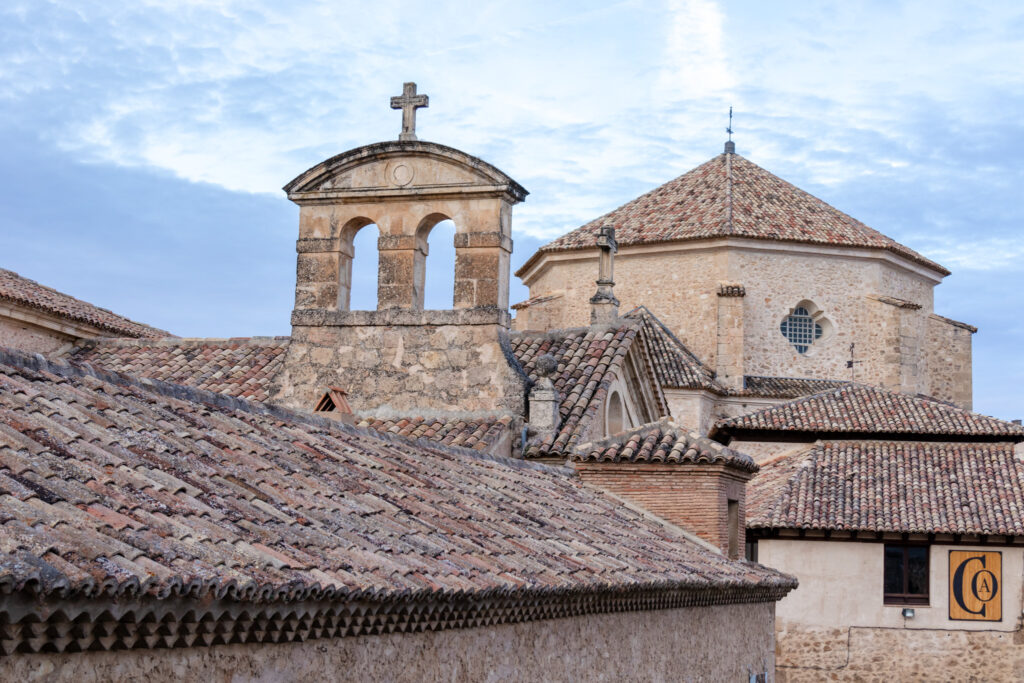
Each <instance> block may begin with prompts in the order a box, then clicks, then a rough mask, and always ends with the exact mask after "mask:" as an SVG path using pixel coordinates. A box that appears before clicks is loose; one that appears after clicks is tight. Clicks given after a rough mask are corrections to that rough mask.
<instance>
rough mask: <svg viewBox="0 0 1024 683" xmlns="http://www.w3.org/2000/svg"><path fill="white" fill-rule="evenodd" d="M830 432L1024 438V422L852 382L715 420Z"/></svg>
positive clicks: (734, 427)
mask: <svg viewBox="0 0 1024 683" xmlns="http://www.w3.org/2000/svg"><path fill="white" fill-rule="evenodd" d="M744 430H757V431H766V430H767V431H782V432H821V433H831V434H839V433H846V434H854V433H856V434H913V435H921V436H925V435H934V436H972V437H989V438H991V437H1006V438H1008V439H1009V440H1012V441H1020V440H1021V439H1024V427H1022V426H1021V425H1019V424H1015V423H1013V422H1006V421H1005V420H999V419H996V418H994V417H988V416H987V415H980V414H978V413H972V412H971V411H969V410H964V409H963V408H958V407H957V406H954V405H951V404H949V403H943V402H941V401H937V400H935V399H929V398H924V397H921V396H912V395H910V394H903V393H900V392H896V391H889V390H887V389H883V388H881V387H874V386H868V385H866V384H856V383H853V382H851V383H849V384H844V385H843V386H840V387H839V388H837V389H833V390H831V391H826V392H823V393H820V394H815V395H813V396H807V397H805V398H801V399H797V400H795V401H789V402H788V403H781V404H779V405H777V406H772V407H770V408H765V409H764V410H759V411H757V412H754V413H749V414H747V415H740V416H738V417H732V418H729V419H726V420H719V421H718V422H717V423H716V424H715V429H714V431H715V432H716V433H725V434H735V433H736V432H738V431H744Z"/></svg>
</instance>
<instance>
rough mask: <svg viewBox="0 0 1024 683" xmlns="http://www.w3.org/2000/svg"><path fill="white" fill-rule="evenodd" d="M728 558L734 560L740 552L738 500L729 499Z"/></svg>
mask: <svg viewBox="0 0 1024 683" xmlns="http://www.w3.org/2000/svg"><path fill="white" fill-rule="evenodd" d="M728 514H729V559H730V560H735V559H737V558H738V557H739V552H740V502H739V501H738V500H730V501H729V509H728Z"/></svg>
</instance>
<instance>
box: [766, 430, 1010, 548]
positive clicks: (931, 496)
mask: <svg viewBox="0 0 1024 683" xmlns="http://www.w3.org/2000/svg"><path fill="white" fill-rule="evenodd" d="M1013 451H1014V449H1013V446H1011V445H1007V444H983V443H941V442H927V443H922V442H913V441H898V442H886V441H829V442H824V443H821V444H819V445H817V446H815V447H814V448H812V449H810V450H809V451H804V452H800V453H796V454H793V455H789V456H784V457H781V458H778V459H776V460H774V461H772V462H768V463H762V465H761V473H760V474H758V476H756V477H754V479H753V480H752V481H751V483H750V485H749V487H748V493H747V505H748V508H747V510H748V514H747V526H748V527H749V528H775V529H778V528H785V529H830V530H846V531H875V532H886V531H890V532H902V533H947V534H988V535H991V534H997V535H1017V536H1020V535H1024V464H1022V463H1021V462H1020V461H1019V460H1018V459H1017V458H1016V457H1015V456H1014V452H1013Z"/></svg>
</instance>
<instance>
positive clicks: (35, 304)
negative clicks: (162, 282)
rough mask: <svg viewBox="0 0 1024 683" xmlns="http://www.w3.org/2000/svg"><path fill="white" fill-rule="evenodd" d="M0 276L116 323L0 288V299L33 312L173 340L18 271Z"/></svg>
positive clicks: (5, 271)
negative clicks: (29, 286) (114, 319)
mask: <svg viewBox="0 0 1024 683" xmlns="http://www.w3.org/2000/svg"><path fill="white" fill-rule="evenodd" d="M0 275H7V276H9V277H11V278H13V279H14V280H16V281H19V282H22V283H26V284H29V285H31V286H33V287H38V288H39V289H41V290H45V292H48V293H50V294H54V295H56V296H57V297H59V298H60V299H63V300H65V302H66V301H67V300H70V301H74V302H77V303H78V304H81V305H82V306H86V307H88V308H91V309H94V310H96V311H99V312H102V313H107V314H109V315H110V316H112V317H114V318H116V319H117V320H116V321H104V320H102V319H91V318H90V316H88V315H86V314H84V313H76V312H74V311H71V310H67V307H66V306H61V305H60V304H57V303H51V305H50V306H47V305H44V302H45V301H46V300H45V299H43V300H42V301H40V300H36V299H33V297H32V296H31V295H29V294H27V293H20V294H21V295H20V296H19V293H18V292H15V293H8V292H5V291H3V289H2V288H0V299H6V300H7V301H14V302H17V303H19V304H21V305H23V306H28V307H29V308H34V309H37V310H40V311H46V312H48V313H50V314H52V315H58V316H63V317H65V318H68V319H71V320H75V321H78V322H80V323H84V324H86V325H89V326H92V327H95V328H97V329H100V330H109V331H111V332H114V333H119V334H122V335H123V334H132V333H134V334H139V335H140V337H141V336H142V335H143V334H146V333H158V334H163V335H165V336H168V337H173V336H174V335H173V334H171V333H170V332H168V331H167V330H162V329H160V328H158V327H153V326H152V325H147V324H146V323H142V322H139V321H138V320H133V319H131V318H129V317H127V316H124V315H121V314H120V313H115V312H114V311H112V310H110V309H109V308H104V307H103V306H98V305H96V304H94V303H92V302H90V301H86V300H85V299H80V298H78V297H77V296H74V295H72V294H68V293H67V292H62V291H60V290H59V289H56V288H54V287H51V286H49V285H44V284H42V283H41V282H39V281H37V280H33V279H32V278H29V277H25V276H24V275H21V274H20V273H18V272H17V271H14V270H10V269H9V268H0ZM61 308H63V310H60V309H61ZM132 326H134V327H136V328H139V329H138V330H132V329H131V327H132Z"/></svg>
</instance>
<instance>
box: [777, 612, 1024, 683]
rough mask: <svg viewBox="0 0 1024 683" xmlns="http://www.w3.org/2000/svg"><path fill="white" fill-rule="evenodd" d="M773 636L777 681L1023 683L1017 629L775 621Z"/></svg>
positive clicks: (1021, 637) (1023, 640) (1022, 647)
mask: <svg viewBox="0 0 1024 683" xmlns="http://www.w3.org/2000/svg"><path fill="white" fill-rule="evenodd" d="M776 637H777V639H778V642H777V644H776V656H777V658H778V662H777V664H776V680H777V681H778V682H779V683H803V682H804V681H807V682H811V681H813V682H817V681H822V680H828V681H926V680H942V681H1019V680H1024V634H1022V633H1021V631H1020V630H1017V631H1014V632H1012V633H1006V632H998V631H973V632H971V631H947V630H941V629H899V628H864V627H853V628H836V629H807V628H797V629H791V628H790V627H789V626H788V625H787V624H785V623H780V624H779V626H778V634H777V636H776ZM791 661H799V662H802V664H799V665H793V664H788V663H787V662H791Z"/></svg>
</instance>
